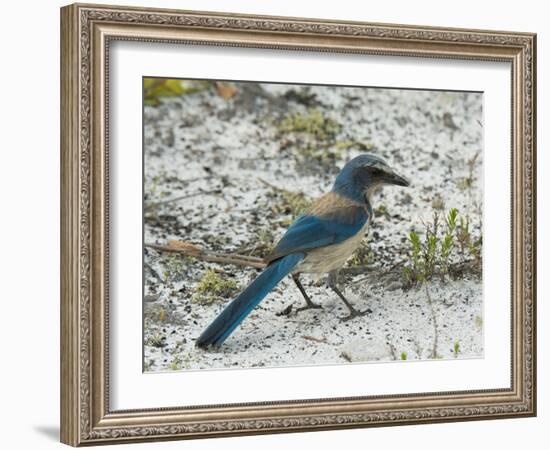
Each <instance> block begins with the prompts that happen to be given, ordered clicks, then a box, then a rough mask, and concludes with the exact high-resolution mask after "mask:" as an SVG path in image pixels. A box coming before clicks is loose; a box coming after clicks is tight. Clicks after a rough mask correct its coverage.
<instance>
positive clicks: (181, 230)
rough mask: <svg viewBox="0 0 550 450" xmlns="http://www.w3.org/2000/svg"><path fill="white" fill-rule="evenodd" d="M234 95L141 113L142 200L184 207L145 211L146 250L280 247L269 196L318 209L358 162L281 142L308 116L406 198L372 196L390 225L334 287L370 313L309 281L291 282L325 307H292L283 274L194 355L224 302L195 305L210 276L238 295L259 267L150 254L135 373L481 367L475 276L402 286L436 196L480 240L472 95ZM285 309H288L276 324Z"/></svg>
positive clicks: (209, 94)
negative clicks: (378, 164) (375, 159)
mask: <svg viewBox="0 0 550 450" xmlns="http://www.w3.org/2000/svg"><path fill="white" fill-rule="evenodd" d="M236 86H237V89H238V92H237V95H235V97H233V98H231V99H223V98H221V97H220V96H218V95H216V93H215V91H214V89H213V88H209V89H206V90H204V91H201V92H198V93H193V94H187V95H184V96H182V97H178V98H169V99H165V100H163V104H162V105H161V106H157V107H153V106H146V107H145V115H144V126H145V130H144V138H145V145H144V148H145V186H144V192H145V204H146V205H147V204H150V203H154V202H159V201H164V200H168V199H173V198H176V197H180V196H188V195H191V196H190V197H187V198H183V199H181V200H179V201H170V202H167V203H164V204H161V205H159V206H156V207H155V208H153V209H152V210H148V212H147V213H146V219H145V236H144V240H145V242H147V243H158V244H166V242H167V241H168V240H170V239H177V240H180V241H186V242H191V243H194V244H199V245H201V246H203V247H205V248H208V249H211V250H214V251H217V252H221V253H229V252H239V253H246V254H252V255H256V253H255V251H256V249H255V244H257V243H258V235H264V236H265V234H266V233H268V235H272V236H273V240H274V241H276V240H277V239H279V238H280V237H281V236H282V234H283V233H284V231H285V229H286V227H287V225H286V223H285V221H288V219H289V215H285V214H284V213H281V212H280V211H276V208H274V205H275V204H276V203H277V202H280V198H279V197H278V195H277V193H276V192H275V190H274V189H273V188H272V187H270V186H269V184H271V185H274V186H278V187H281V188H284V189H287V190H289V191H293V192H303V193H305V194H306V195H307V196H309V197H311V198H315V197H317V196H319V195H321V194H322V193H324V192H326V191H327V190H329V189H330V186H331V184H332V182H333V180H334V177H335V174H336V173H337V172H338V169H339V168H341V167H342V166H343V165H344V164H345V162H346V161H347V160H349V159H350V158H352V157H353V156H355V155H357V154H359V153H362V152H364V150H362V149H361V148H358V146H356V145H355V146H351V147H350V148H348V149H344V150H341V151H340V152H339V153H338V154H337V157H336V159H335V160H330V159H329V160H328V162H327V161H325V162H323V163H319V162H318V161H312V160H308V159H307V158H304V157H303V156H302V155H300V154H299V152H297V150H296V148H297V147H298V146H299V145H300V139H301V138H300V136H294V135H292V134H290V135H285V134H281V133H279V132H278V131H277V124H278V123H279V122H280V120H281V119H282V118H283V117H285V116H286V115H288V113H289V112H291V111H306V109H307V108H309V107H312V108H314V109H316V110H319V111H322V112H323V113H324V114H325V115H327V116H329V117H332V118H333V119H334V120H336V121H337V122H338V123H339V124H341V125H342V128H341V130H340V131H339V132H338V134H337V135H336V137H335V138H334V141H335V142H344V141H351V140H353V141H358V142H361V143H362V144H363V145H365V146H366V147H368V148H369V151H370V152H372V153H376V154H378V155H380V156H382V157H384V158H386V159H387V160H388V162H389V163H390V164H391V165H392V166H394V167H395V168H396V170H397V171H398V172H400V173H402V174H403V175H405V176H406V177H408V178H409V179H410V180H411V181H412V186H411V187H409V188H402V187H388V188H385V189H384V190H383V191H382V192H380V193H379V194H377V196H376V200H375V203H374V205H373V207H374V208H375V210H377V209H378V210H379V211H380V206H381V205H383V207H385V209H386V211H387V213H379V214H378V215H376V217H375V218H374V219H373V221H372V224H371V227H370V230H369V235H368V237H367V238H366V239H367V242H368V244H369V247H370V249H371V250H372V252H373V256H372V258H371V261H370V262H369V265H368V266H367V267H366V268H365V270H363V271H362V272H363V273H358V274H355V275H353V274H349V273H348V274H346V275H344V276H342V280H341V281H342V284H341V286H342V290H343V292H344V293H345V295H346V296H347V297H348V299H349V300H350V301H351V302H352V303H353V304H354V305H355V306H356V308H358V309H360V310H366V309H368V310H370V311H371V312H370V314H368V315H366V316H363V317H359V318H355V319H353V320H351V321H348V322H342V321H341V320H340V319H341V317H343V316H344V315H346V313H347V311H346V309H345V307H344V305H343V304H342V303H341V301H340V300H339V299H338V298H337V297H336V295H335V294H334V293H332V292H331V291H330V290H329V289H328V288H327V287H326V285H325V284H324V280H323V279H316V278H314V277H308V276H302V279H303V283H304V286H305V289H306V290H307V291H308V293H309V294H310V296H311V298H312V299H313V300H314V301H315V302H317V303H319V304H321V305H322V306H323V308H322V309H315V310H307V311H304V312H300V313H298V314H296V313H295V307H299V306H302V304H303V299H302V297H301V295H300V293H299V291H298V290H297V288H296V287H295V285H294V283H293V282H292V280H291V279H290V278H288V277H287V278H286V279H285V280H283V282H281V283H280V284H279V286H278V287H277V288H275V289H274V290H273V292H272V293H271V294H270V295H269V296H268V297H267V298H266V299H265V300H264V301H263V302H262V303H261V304H260V305H259V306H258V307H257V308H256V309H255V310H254V311H253V312H252V313H251V314H250V315H249V316H248V318H247V319H246V320H245V321H244V322H243V323H242V324H241V326H240V327H238V328H237V329H236V330H235V332H234V333H233V334H232V335H231V337H230V338H229V339H228V340H227V341H226V343H225V344H224V345H223V346H222V347H221V349H219V350H216V351H214V350H209V351H204V350H201V349H197V348H196V347H195V340H196V338H197V337H198V336H199V334H200V333H201V331H202V330H203V329H204V328H205V327H206V326H207V325H208V324H209V323H210V322H211V321H212V320H213V319H214V317H215V316H216V315H217V314H218V313H219V312H220V311H221V309H222V308H223V307H224V305H225V304H226V302H228V301H230V300H231V298H227V299H224V298H220V299H219V300H218V301H216V302H214V303H212V304H210V305H205V304H200V303H195V302H193V301H192V298H193V295H194V293H195V292H194V289H195V286H196V284H197V282H198V281H199V280H200V278H201V277H202V275H203V274H204V273H205V271H206V269H208V268H212V269H215V270H217V271H218V272H219V273H220V275H221V276H222V277H224V278H227V279H233V280H235V281H237V282H238V283H239V286H240V287H241V288H242V287H244V286H246V284H247V283H248V282H250V281H251V280H252V279H253V278H254V277H255V276H256V275H257V273H258V271H257V270H256V269H251V268H242V267H237V266H232V265H218V264H213V263H206V262H203V261H198V260H196V259H192V258H184V257H180V256H176V255H173V254H167V253H162V252H158V251H155V250H152V249H145V268H144V282H145V286H144V291H145V301H144V305H143V306H144V312H145V321H144V369H145V370H146V371H166V370H189V369H212V368H231V367H235V368H237V367H239V368H245V367H261V366H288V365H309V364H334V363H349V362H362V361H374V360H394V359H402V358H405V357H406V359H407V361H409V360H418V359H430V358H434V357H436V358H456V357H458V358H479V357H482V356H483V296H482V282H481V279H480V277H479V276H478V275H475V274H466V275H464V276H463V277H459V279H455V280H449V279H448V280H446V281H441V280H439V279H436V280H433V281H431V282H429V283H428V284H427V285H418V286H415V287H412V288H407V287H406V286H405V284H404V282H403V279H402V276H401V273H402V267H403V264H404V263H409V262H410V245H409V243H408V241H407V236H408V233H409V232H410V231H411V230H413V229H414V230H416V231H417V232H419V233H421V232H422V231H423V229H424V226H423V221H428V220H430V219H431V217H432V214H433V211H434V209H433V206H432V203H433V202H434V199H436V197H437V195H439V196H440V197H441V200H442V201H443V203H444V205H445V211H447V210H448V209H449V208H451V207H455V208H457V209H458V210H459V213H460V214H461V215H463V216H466V215H467V216H469V217H470V220H471V222H472V227H473V235H474V237H478V236H479V235H480V234H481V225H482V224H481V213H480V211H481V209H482V186H483V180H482V178H481V175H482V171H481V167H482V135H483V130H482V113H481V108H482V106H481V105H482V96H481V94H476V93H452V92H426V91H424V92H420V91H411V90H395V89H394V90H390V89H372V88H369V89H361V88H324V87H308V88H304V87H296V86H290V85H266V84H264V85H261V86H260V87H259V86H258V85H255V84H249V85H247V86H245V87H243V85H242V84H241V85H238V84H237V85H236ZM296 92H298V94H307V95H301V96H296V95H294V94H295V93H296ZM303 98H307V99H308V100H307V101H304V100H302V99H303ZM304 102H305V103H309V105H304V104H303V103H304ZM312 105H313V106H312ZM477 153H479V156H478V158H477V160H476V161H477V162H476V167H475V173H474V175H475V182H474V184H473V186H472V188H470V189H466V190H464V189H460V188H459V184H460V180H463V179H464V178H465V177H467V176H468V174H469V172H468V164H467V161H468V160H470V159H471V158H473V157H474V155H476V154H477ZM264 181H265V182H267V183H268V184H266V183H265V182H264ZM421 236H422V237H423V235H422V233H421ZM459 258H460V257H458V256H456V257H455V261H458V260H459ZM138 301H139V300H138ZM289 305H293V306H294V309H293V310H292V311H291V312H290V313H289V314H287V315H281V314H280V313H281V312H283V311H284V310H285V309H286V308H287V307H288V306H289Z"/></svg>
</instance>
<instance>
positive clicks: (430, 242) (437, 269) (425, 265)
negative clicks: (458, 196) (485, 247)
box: [403, 208, 481, 285]
mask: <svg viewBox="0 0 550 450" xmlns="http://www.w3.org/2000/svg"><path fill="white" fill-rule="evenodd" d="M459 219H460V220H459ZM424 225H425V233H424V239H422V238H421V237H420V235H419V234H418V233H417V232H416V231H414V230H413V231H411V232H410V233H409V236H408V241H409V244H410V255H411V261H410V264H407V265H405V267H404V268H403V274H404V276H405V279H406V281H407V283H408V284H409V285H413V284H416V283H418V282H422V281H426V280H430V279H431V278H433V277H434V276H435V275H438V276H440V277H441V279H442V280H444V279H445V277H446V276H448V275H449V274H450V267H451V259H452V257H453V254H454V253H456V249H457V245H458V247H460V248H461V252H462V253H464V251H465V250H464V249H471V250H469V251H470V254H471V255H472V256H473V257H474V258H478V259H479V254H480V252H481V240H480V239H479V240H477V241H476V242H475V243H473V242H472V237H471V234H470V231H469V225H468V220H467V219H466V220H465V219H464V218H463V217H460V218H459V215H458V210H457V209H456V208H451V209H450V210H449V211H448V213H447V215H446V216H445V223H444V224H442V223H441V219H440V215H439V213H438V212H435V213H434V215H433V220H432V221H431V222H429V223H426V224H424Z"/></svg>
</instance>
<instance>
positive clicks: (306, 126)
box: [278, 109, 341, 140]
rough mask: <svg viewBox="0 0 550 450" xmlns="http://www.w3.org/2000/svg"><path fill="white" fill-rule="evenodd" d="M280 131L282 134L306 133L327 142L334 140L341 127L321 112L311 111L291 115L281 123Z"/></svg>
mask: <svg viewBox="0 0 550 450" xmlns="http://www.w3.org/2000/svg"><path fill="white" fill-rule="evenodd" d="M278 129H279V132H281V133H306V134H310V135H312V136H314V137H315V138H317V139H322V140H326V139H329V138H333V137H334V136H335V135H336V134H337V133H338V132H339V131H340V129H341V126H340V124H338V123H337V122H336V121H335V120H334V119H331V118H330V117H326V116H325V115H323V113H322V112H321V111H319V110H316V109H309V110H308V111H307V112H306V113H301V112H294V113H291V114H289V115H288V116H286V117H285V118H284V119H283V120H282V121H281V122H280V123H279V126H278Z"/></svg>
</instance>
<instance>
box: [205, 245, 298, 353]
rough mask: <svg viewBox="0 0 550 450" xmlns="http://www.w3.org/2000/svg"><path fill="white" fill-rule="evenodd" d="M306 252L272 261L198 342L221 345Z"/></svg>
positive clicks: (226, 308)
mask: <svg viewBox="0 0 550 450" xmlns="http://www.w3.org/2000/svg"><path fill="white" fill-rule="evenodd" d="M304 256H305V255H304V253H293V254H291V255H288V256H285V257H284V258H281V259H279V260H277V261H275V262H274V263H272V264H270V265H269V266H268V267H267V268H266V269H265V270H264V271H263V272H262V273H261V274H260V276H259V277H258V278H256V279H255V280H254V281H253V282H252V283H251V284H249V285H248V287H247V288H246V289H245V290H244V291H242V292H241V293H240V295H239V296H238V297H237V298H236V299H235V300H233V301H232V302H231V303H229V304H228V305H227V306H226V307H225V309H224V310H223V311H222V312H221V313H220V315H219V316H218V317H216V319H215V320H214V322H212V323H211V324H210V325H209V326H208V328H206V330H204V331H203V332H202V334H201V335H200V337H199V339H198V340H197V345H198V346H200V347H204V346H208V345H215V346H218V345H221V344H223V342H224V341H225V340H226V339H227V337H228V336H229V335H230V334H231V333H232V331H233V330H234V329H235V328H236V327H237V325H239V324H240V323H241V322H242V321H243V320H244V318H245V317H246V316H248V314H250V311H252V310H253V309H254V308H255V307H256V305H257V304H258V303H260V302H261V301H262V300H263V298H264V297H265V296H266V295H267V294H269V292H270V291H271V289H273V288H274V287H275V286H276V285H277V283H279V281H281V280H282V279H283V278H284V277H285V276H287V275H288V274H289V273H290V271H291V270H292V269H293V268H294V267H295V266H296V264H298V263H299V262H300V261H301V260H303V259H304Z"/></svg>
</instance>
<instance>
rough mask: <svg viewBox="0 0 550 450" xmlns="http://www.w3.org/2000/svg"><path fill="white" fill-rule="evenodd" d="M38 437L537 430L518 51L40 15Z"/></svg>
mask: <svg viewBox="0 0 550 450" xmlns="http://www.w3.org/2000/svg"><path fill="white" fill-rule="evenodd" d="M61 44H62V46H61V88H62V99H61V102H62V105H61V106H62V107H61V111H62V112H61V114H62V118H61V119H62V120H61V127H62V129H61V138H62V139H61V142H62V145H61V176H62V180H61V181H62V191H61V205H62V211H61V228H62V229H61V233H62V247H61V263H62V267H61V269H62V270H61V274H62V276H61V315H62V317H61V319H62V320H61V327H62V328H61V355H62V358H61V368H62V372H61V440H62V442H64V443H66V444H70V445H73V446H80V445H89V444H107V443H122V442H138V441H146V440H160V439H182V438H183V439H185V438H199V437H216V436H229V435H243V434H259V433H275V432H296V431H313V430H326V429H336V428H351V427H367V426H382V425H400V424H420V423H430V422H443V421H458V420H475V419H496V418H504V417H529V416H533V415H535V414H536V367H535V364H536V351H535V350H536V348H535V331H536V316H535V311H536V310H535V298H536V295H535V276H536V272H535V261H536V257H535V256H536V255H535V243H536V240H535V236H536V234H535V233H536V213H535V192H536V191H535V179H536V173H535V167H536V164H535V163H536V158H535V146H536V121H535V87H536V36H535V35H534V34H531V33H518V32H504V31H485V30H466V29H446V28H432V27H422V26H408V25H385V24H372V23H359V22H335V21H327V20H315V19H299V18H283V17H259V16H247V15H239V14H225V13H224V14H220V13H210V12H194V11H174V10H158V9H143V8H129V7H114V6H97V5H93V6H91V5H82V4H75V5H70V6H66V7H64V8H62V9H61Z"/></svg>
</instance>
